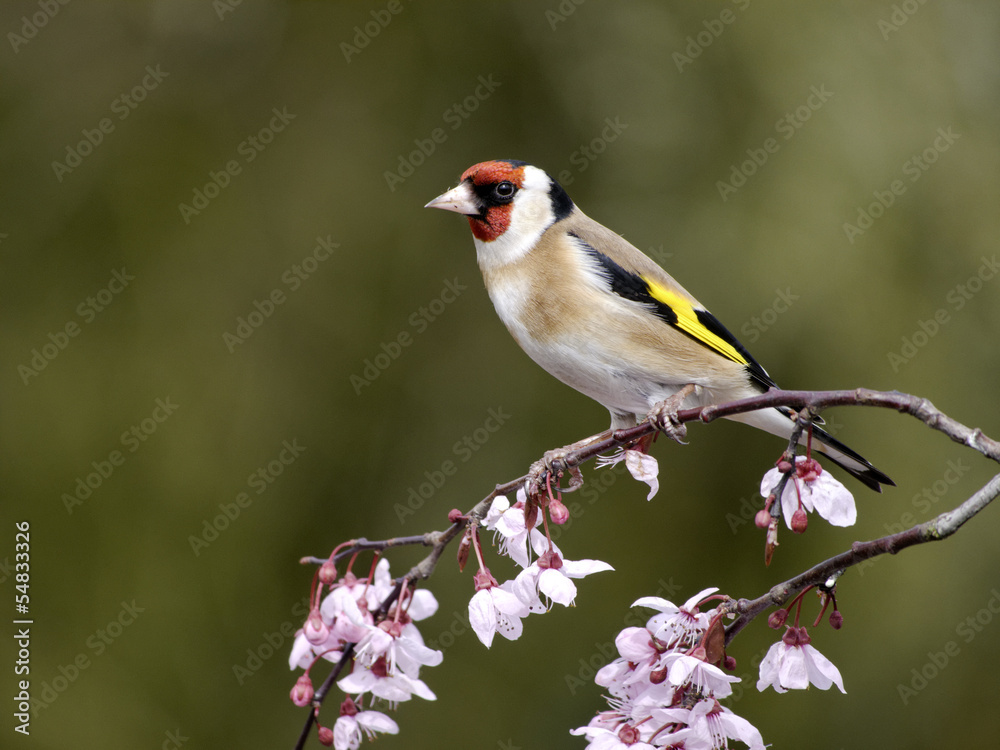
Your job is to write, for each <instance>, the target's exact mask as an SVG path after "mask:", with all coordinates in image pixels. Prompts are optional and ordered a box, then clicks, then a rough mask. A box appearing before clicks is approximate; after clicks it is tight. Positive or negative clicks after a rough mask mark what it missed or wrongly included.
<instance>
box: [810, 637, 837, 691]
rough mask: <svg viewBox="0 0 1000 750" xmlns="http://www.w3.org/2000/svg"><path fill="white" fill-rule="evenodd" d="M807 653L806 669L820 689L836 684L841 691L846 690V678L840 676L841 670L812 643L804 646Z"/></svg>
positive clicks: (811, 679)
mask: <svg viewBox="0 0 1000 750" xmlns="http://www.w3.org/2000/svg"><path fill="white" fill-rule="evenodd" d="M802 650H803V652H804V654H805V662H806V669H807V670H808V672H809V681H810V682H811V683H812V684H813V685H815V686H816V687H818V688H819V689H820V690H827V689H828V688H829V687H830V685H836V686H837V687H838V688H839V689H840V692H842V693H845V694H846V693H847V691H846V690H844V678H843V677H841V676H840V670H839V669H837V667H836V666H835V665H834V663H833V662H831V661H830V660H829V659H827V658H826V657H825V656H823V654H821V653H820V652H819V651H817V650H816V649H815V648H813V647H812V646H810V645H808V644H807V645H805V646H803V647H802Z"/></svg>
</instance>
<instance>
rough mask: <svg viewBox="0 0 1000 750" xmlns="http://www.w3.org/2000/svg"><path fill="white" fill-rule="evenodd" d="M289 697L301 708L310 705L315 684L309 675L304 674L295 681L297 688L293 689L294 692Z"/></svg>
mask: <svg viewBox="0 0 1000 750" xmlns="http://www.w3.org/2000/svg"><path fill="white" fill-rule="evenodd" d="M289 697H290V698H291V699H292V703H294V704H295V705H296V706H298V707H299V708H304V707H305V706H308V705H309V701H311V700H312V697H313V684H312V680H310V679H309V675H307V674H304V675H301V676H300V677H299V679H297V680H296V681H295V686H294V687H293V688H292V692H291V693H290V694H289Z"/></svg>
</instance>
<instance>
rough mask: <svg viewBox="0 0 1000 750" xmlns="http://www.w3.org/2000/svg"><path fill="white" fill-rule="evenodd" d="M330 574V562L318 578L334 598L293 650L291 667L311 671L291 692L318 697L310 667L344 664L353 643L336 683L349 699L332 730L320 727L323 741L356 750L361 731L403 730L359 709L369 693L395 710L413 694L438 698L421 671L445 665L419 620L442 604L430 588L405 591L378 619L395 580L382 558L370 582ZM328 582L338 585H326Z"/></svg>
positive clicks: (297, 698)
mask: <svg viewBox="0 0 1000 750" xmlns="http://www.w3.org/2000/svg"><path fill="white" fill-rule="evenodd" d="M332 570H333V565H332V563H326V564H325V565H324V566H323V567H321V568H320V571H319V576H318V577H319V580H320V582H321V584H326V585H329V588H330V593H329V594H327V595H326V597H325V598H323V600H322V602H321V603H319V605H318V606H316V605H314V606H313V609H312V610H311V611H310V613H309V617H308V619H307V620H306V623H305V626H304V627H303V628H302V630H300V631H299V633H298V634H297V635H296V638H295V643H294V644H293V646H292V653H291V655H290V656H289V660H288V663H289V667H291V668H292V669H296V668H298V669H304V670H305V672H304V673H303V674H302V676H300V677H299V679H298V681H297V682H296V683H295V687H294V688H292V693H291V698H292V702H293V703H295V704H296V705H298V706H307V705H309V704H310V702H311V701H312V697H313V688H312V681H311V680H310V678H309V670H310V668H311V667H312V665H313V664H314V663H315V662H316V661H318V660H319V659H325V660H327V661H331V662H335V663H336V662H339V661H341V659H342V658H343V656H344V652H345V650H346V649H347V648H348V645H349V644H353V655H354V660H353V662H351V666H352V669H351V671H350V673H349V674H347V676H345V677H342V678H341V679H340V680H339V681H338V682H337V687H338V688H340V689H341V690H342V691H344V693H347V694H348V696H347V698H346V699H345V700H344V702H343V703H342V704H341V708H340V716H339V718H338V719H337V722H336V724H335V725H334V727H333V729H332V730H331V729H329V728H326V727H320V729H319V738H320V741H321V742H322V743H323V744H326V745H333V746H334V747H336V748H337V750H356V749H357V748H358V746H359V745H360V743H361V738H362V733H364V734H366V735H367V736H368V737H372V736H373V734H374V733H375V732H387V733H390V734H396V733H397V732H398V731H399V728H398V726H397V725H396V722H394V721H393V720H392V719H390V718H389V717H388V716H386V715H385V714H383V713H381V712H379V711H373V710H362V709H361V706H363V703H364V699H365V697H366V696H368V700H369V703H370V702H371V701H373V700H374V699H380V700H381V701H382V702H384V703H386V704H388V706H389V707H394V706H395V704H397V703H399V702H401V701H407V700H409V699H410V698H411V697H413V696H414V695H416V696H418V697H420V698H424V699H426V700H434V699H435V697H436V696H435V695H434V693H433V692H431V689H430V688H429V687H427V685H426V684H425V683H424V682H423V681H422V680H421V679H420V677H419V672H420V667H422V666H431V667H432V666H436V665H438V664H440V663H441V659H442V655H441V652H440V651H435V650H433V649H430V648H428V647H427V646H425V645H424V640H423V637H422V636H421V635H420V631H419V630H418V629H417V626H416V625H415V623H416V622H417V621H420V620H423V619H425V618H427V617H430V616H431V615H432V614H434V613H435V612H436V611H437V608H438V603H437V600H436V599H435V598H434V595H433V594H432V593H431V592H430V591H426V590H424V589H417V590H415V591H414V590H408V589H407V588H406V587H405V586H404V587H403V590H402V592H401V593H400V595H399V598H398V599H397V600H396V602H395V604H394V605H393V606H392V608H391V609H389V611H388V613H387V614H386V616H385V618H384V619H381V620H379V621H377V622H376V613H377V612H378V611H379V609H380V607H381V606H382V603H383V602H385V601H386V600H387V599H388V598H389V597H390V594H391V593H392V591H393V588H394V586H395V584H394V582H393V580H392V577H391V576H390V575H389V561H388V560H386V559H385V558H382V559H381V560H379V562H378V564H377V565H376V566H375V570H374V573H373V574H372V576H371V577H370V579H369V578H357V577H356V576H355V575H354V574H353V573H350V572H348V573H346V574H345V575H344V576H343V577H342V578H336V573H335V571H334V572H333V573H332V574H331V573H330V571H332ZM324 574H325V575H324ZM329 578H333V579H334V580H332V581H328V580H324V579H329ZM314 598H316V599H318V597H314ZM351 695H353V696H354V698H351V697H350V696H351Z"/></svg>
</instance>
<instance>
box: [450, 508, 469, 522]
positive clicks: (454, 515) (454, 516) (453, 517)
mask: <svg viewBox="0 0 1000 750" xmlns="http://www.w3.org/2000/svg"><path fill="white" fill-rule="evenodd" d="M463 518H465V515H464V514H463V513H462V511H460V510H459V509H458V508H452V509H451V510H449V511H448V523H458V522H459V521H461V520H462V519H463Z"/></svg>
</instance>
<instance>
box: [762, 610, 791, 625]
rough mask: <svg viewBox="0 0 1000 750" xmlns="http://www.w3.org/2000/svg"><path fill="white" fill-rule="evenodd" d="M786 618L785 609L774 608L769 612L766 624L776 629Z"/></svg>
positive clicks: (786, 612)
mask: <svg viewBox="0 0 1000 750" xmlns="http://www.w3.org/2000/svg"><path fill="white" fill-rule="evenodd" d="M787 619H788V610H787V609H777V610H775V611H774V612H772V613H771V616H770V617H768V618H767V624H768V627H771V628H774V629H775V630H777V629H778V628H780V627H781V626H782V625H784V624H785V621H786V620H787Z"/></svg>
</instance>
